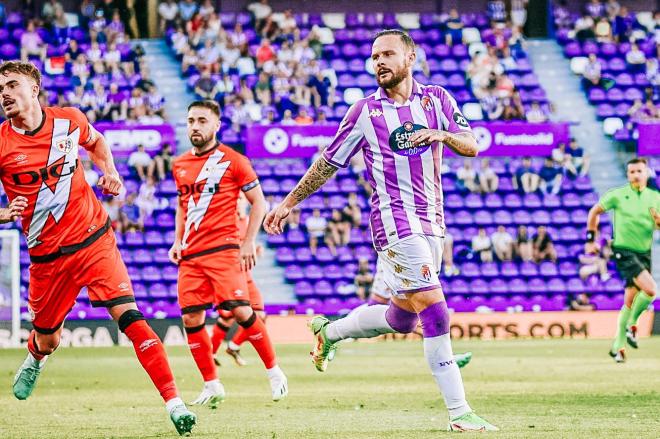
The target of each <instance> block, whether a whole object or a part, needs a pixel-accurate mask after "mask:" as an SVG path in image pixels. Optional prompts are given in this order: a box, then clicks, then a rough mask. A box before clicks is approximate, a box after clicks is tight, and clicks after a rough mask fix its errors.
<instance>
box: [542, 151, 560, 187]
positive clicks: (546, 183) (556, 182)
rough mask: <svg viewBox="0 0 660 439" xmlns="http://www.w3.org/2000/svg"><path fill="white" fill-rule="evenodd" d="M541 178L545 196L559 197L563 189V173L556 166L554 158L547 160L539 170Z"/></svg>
mask: <svg viewBox="0 0 660 439" xmlns="http://www.w3.org/2000/svg"><path fill="white" fill-rule="evenodd" d="M539 177H540V178H541V182H540V188H541V191H542V192H543V193H545V194H554V195H557V194H558V193H559V191H560V189H561V182H562V172H561V170H560V169H559V168H557V167H556V166H555V162H554V161H553V160H552V158H550V157H548V158H546V159H545V162H544V163H543V166H542V167H541V169H540V170H539Z"/></svg>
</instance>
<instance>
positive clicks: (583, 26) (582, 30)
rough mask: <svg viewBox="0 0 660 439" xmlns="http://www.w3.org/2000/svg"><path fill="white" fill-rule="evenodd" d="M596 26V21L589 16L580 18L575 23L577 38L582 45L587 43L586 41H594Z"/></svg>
mask: <svg viewBox="0 0 660 439" xmlns="http://www.w3.org/2000/svg"><path fill="white" fill-rule="evenodd" d="M594 26H595V23H594V19H593V18H591V17H590V16H589V15H588V14H585V15H583V16H582V17H581V18H578V19H577V21H576V22H575V38H576V39H577V40H578V41H579V42H581V43H583V42H585V41H586V40H593V39H594V38H596V33H595V32H594Z"/></svg>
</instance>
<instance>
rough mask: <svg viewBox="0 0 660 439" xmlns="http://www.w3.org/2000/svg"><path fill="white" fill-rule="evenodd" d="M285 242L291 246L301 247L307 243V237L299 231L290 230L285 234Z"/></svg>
mask: <svg viewBox="0 0 660 439" xmlns="http://www.w3.org/2000/svg"><path fill="white" fill-rule="evenodd" d="M286 240H287V242H288V243H289V244H293V245H302V244H307V242H308V239H307V236H306V235H305V233H304V232H303V231H302V230H300V229H290V230H289V232H288V233H287V234H286Z"/></svg>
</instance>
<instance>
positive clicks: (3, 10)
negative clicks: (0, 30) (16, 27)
mask: <svg viewBox="0 0 660 439" xmlns="http://www.w3.org/2000/svg"><path fill="white" fill-rule="evenodd" d="M6 21H7V7H6V6H5V3H4V1H2V0H0V26H4V25H5V22H6Z"/></svg>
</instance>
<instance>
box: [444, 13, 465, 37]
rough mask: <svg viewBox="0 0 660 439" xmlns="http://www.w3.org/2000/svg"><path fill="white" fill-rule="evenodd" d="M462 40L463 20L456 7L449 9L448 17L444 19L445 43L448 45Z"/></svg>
mask: <svg viewBox="0 0 660 439" xmlns="http://www.w3.org/2000/svg"><path fill="white" fill-rule="evenodd" d="M462 42H463V22H462V21H461V17H460V15H458V11H457V10H456V8H452V9H451V10H450V11H449V18H447V21H445V43H446V44H447V45H449V46H453V45H454V44H461V43H462Z"/></svg>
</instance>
